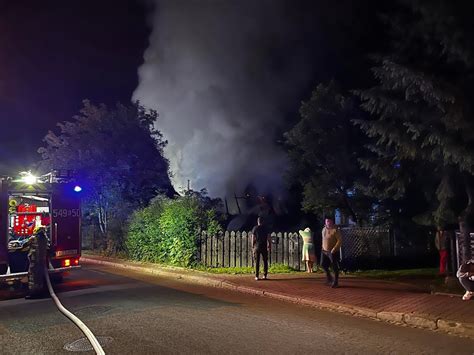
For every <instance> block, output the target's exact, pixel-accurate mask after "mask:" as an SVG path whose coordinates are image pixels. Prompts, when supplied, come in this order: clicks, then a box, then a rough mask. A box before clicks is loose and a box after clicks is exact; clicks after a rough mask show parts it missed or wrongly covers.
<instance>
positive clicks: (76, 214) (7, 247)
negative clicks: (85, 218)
mask: <svg viewBox="0 0 474 355" xmlns="http://www.w3.org/2000/svg"><path fill="white" fill-rule="evenodd" d="M81 192H82V188H81V186H80V185H78V184H77V183H76V181H75V179H74V177H73V173H72V172H70V171H63V172H61V171H54V172H51V173H49V174H46V175H43V176H40V177H36V176H34V175H32V174H31V173H29V172H25V173H21V175H20V177H19V178H11V177H3V178H0V283H1V282H6V281H15V280H17V281H18V280H21V279H22V278H24V277H26V276H27V275H28V273H27V271H28V257H27V254H28V251H27V250H25V249H26V248H25V247H24V246H25V243H26V242H27V241H28V239H29V238H30V237H31V236H32V235H33V230H34V229H35V227H38V226H44V227H45V228H46V230H47V236H48V245H49V272H50V274H55V276H56V278H57V279H60V278H61V276H62V275H63V274H64V273H65V272H68V271H71V270H74V269H78V268H80V265H79V259H80V257H81V203H80V201H81Z"/></svg>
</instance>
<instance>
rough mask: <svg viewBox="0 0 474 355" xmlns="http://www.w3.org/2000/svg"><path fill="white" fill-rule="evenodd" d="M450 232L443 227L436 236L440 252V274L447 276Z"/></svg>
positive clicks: (436, 243) (439, 228)
mask: <svg viewBox="0 0 474 355" xmlns="http://www.w3.org/2000/svg"><path fill="white" fill-rule="evenodd" d="M448 233H449V232H448V231H446V230H445V229H444V228H443V227H441V226H438V228H437V230H436V234H435V245H436V249H438V251H439V274H440V275H446V270H447V265H448V247H449V236H448Z"/></svg>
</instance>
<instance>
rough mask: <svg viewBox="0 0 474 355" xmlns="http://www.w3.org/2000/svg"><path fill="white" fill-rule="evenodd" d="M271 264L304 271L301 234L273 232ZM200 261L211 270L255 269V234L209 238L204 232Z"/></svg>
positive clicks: (228, 233) (219, 235)
mask: <svg viewBox="0 0 474 355" xmlns="http://www.w3.org/2000/svg"><path fill="white" fill-rule="evenodd" d="M271 236H272V251H271V253H270V254H269V256H268V258H269V262H270V264H275V263H278V264H284V265H288V266H290V267H292V268H295V269H297V270H300V269H302V268H304V267H305V266H304V265H303V263H302V262H301V247H302V245H303V242H302V240H301V238H299V237H298V233H291V232H290V233H288V232H284V233H282V232H279V233H272V234H271ZM198 244H199V250H198V252H199V260H200V262H201V263H202V264H203V265H206V266H210V267H249V266H253V264H254V260H253V251H252V234H251V232H245V231H244V232H234V231H232V232H229V231H226V232H222V233H219V234H217V235H209V234H208V233H207V232H205V231H204V232H202V233H201V235H200V239H199V243H198Z"/></svg>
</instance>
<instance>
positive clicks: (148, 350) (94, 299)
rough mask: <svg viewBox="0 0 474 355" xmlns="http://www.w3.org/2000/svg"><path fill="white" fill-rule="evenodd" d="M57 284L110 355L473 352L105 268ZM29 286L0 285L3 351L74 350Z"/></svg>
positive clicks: (418, 335) (381, 326)
mask: <svg viewBox="0 0 474 355" xmlns="http://www.w3.org/2000/svg"><path fill="white" fill-rule="evenodd" d="M56 289H57V291H58V295H59V297H60V299H61V300H62V302H63V304H64V305H65V306H66V307H67V308H68V309H70V310H71V311H72V312H74V313H75V314H76V315H77V316H79V317H80V318H81V319H82V320H83V321H84V322H85V323H86V324H87V325H88V326H89V328H90V329H91V330H92V331H93V332H94V333H95V334H96V336H101V337H104V341H107V343H106V345H105V346H104V350H105V352H106V353H108V354H169V353H191V354H209V353H213V354H214V353H219V354H249V353H272V354H295V353H305V354H306V353H308V354H309V353H311V354H328V353H346V354H347V353H350V354H378V353H383V354H386V353H395V354H474V340H472V339H467V338H461V337H456V336H450V335H447V334H444V333H441V332H439V333H438V332H431V331H425V330H421V329H413V328H408V327H401V326H395V325H390V324H386V323H383V322H378V321H373V320H367V319H362V318H356V317H351V316H346V315H342V314H337V313H332V312H327V311H320V310H316V309H311V308H307V307H301V306H297V305H292V304H287V303H283V302H279V301H276V300H271V299H266V298H263V297H259V296H252V295H244V294H240V293H234V292H232V291H228V290H221V289H214V288H208V287H203V286H197V285H191V284H187V283H184V282H181V281H179V280H170V279H163V278H159V277H154V276H149V275H140V274H137V273H134V272H126V271H124V270H114V269H110V268H106V267H98V266H86V267H85V268H84V269H83V270H81V271H77V272H76V273H74V274H71V275H70V276H69V277H68V278H66V280H65V282H64V283H63V284H61V285H57V287H56ZM23 292H24V291H23V290H21V289H17V290H16V291H13V292H12V290H8V289H5V288H3V289H0V353H1V354H51V353H55V354H60V353H69V351H67V350H65V349H64V347H65V345H67V344H71V343H72V342H74V341H76V340H78V339H80V338H82V337H83V335H82V333H81V332H80V331H79V330H78V329H77V328H76V327H75V326H74V325H73V324H72V323H71V322H70V321H69V320H68V319H66V318H65V317H63V316H62V315H61V314H60V313H59V312H58V311H57V310H56V308H55V306H54V304H53V302H52V300H50V299H42V300H33V301H26V300H24V299H23V298H21V297H22V296H23ZM89 353H92V352H89Z"/></svg>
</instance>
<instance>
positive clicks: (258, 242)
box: [252, 217, 272, 281]
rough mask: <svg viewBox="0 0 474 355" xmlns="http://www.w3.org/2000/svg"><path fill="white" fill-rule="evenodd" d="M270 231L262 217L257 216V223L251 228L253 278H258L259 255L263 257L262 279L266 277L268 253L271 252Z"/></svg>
mask: <svg viewBox="0 0 474 355" xmlns="http://www.w3.org/2000/svg"><path fill="white" fill-rule="evenodd" d="M271 247H272V243H271V239H270V231H269V230H268V229H267V227H266V226H265V225H264V223H263V218H262V217H258V218H257V225H256V226H255V227H253V229H252V248H253V256H254V258H255V280H256V281H258V280H259V272H260V256H261V257H262V259H263V279H264V280H266V279H267V278H268V253H269V252H271Z"/></svg>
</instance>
